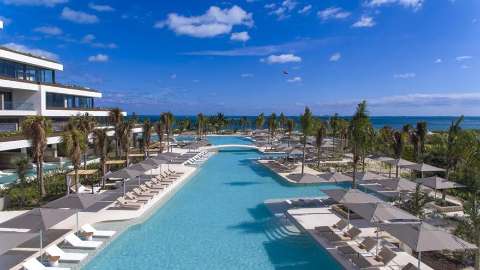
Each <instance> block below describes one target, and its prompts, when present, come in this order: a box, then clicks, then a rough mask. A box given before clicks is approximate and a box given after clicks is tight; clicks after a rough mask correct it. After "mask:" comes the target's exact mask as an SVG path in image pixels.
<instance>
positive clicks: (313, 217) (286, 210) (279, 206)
mask: <svg viewBox="0 0 480 270" xmlns="http://www.w3.org/2000/svg"><path fill="white" fill-rule="evenodd" d="M296 199H299V198H289V199H272V200H267V201H265V205H266V207H267V208H268V209H269V210H270V212H272V214H274V215H275V216H277V217H281V216H283V217H284V218H287V219H288V220H289V221H290V222H291V223H293V224H294V225H295V226H296V227H297V228H298V229H299V230H300V231H302V232H303V233H305V234H306V235H308V236H310V237H311V239H312V240H313V241H315V243H317V244H318V245H319V246H320V247H322V248H324V249H325V250H326V251H328V253H330V255H331V256H332V257H333V258H334V259H335V260H336V261H337V262H338V263H339V264H340V265H342V267H343V268H345V269H347V270H357V269H359V268H358V267H357V266H355V265H354V264H352V263H351V262H350V261H349V260H348V259H347V258H346V257H345V256H343V255H342V254H341V253H340V252H339V251H338V250H337V247H336V246H334V245H332V244H331V243H330V242H328V241H326V240H325V239H323V238H322V237H320V236H318V235H317V234H315V230H314V229H315V227H318V226H332V225H333V224H335V223H337V222H338V221H339V220H340V217H339V216H337V215H336V214H335V213H334V212H333V211H332V210H331V208H330V207H311V208H292V206H291V204H289V203H287V200H289V201H292V200H296ZM304 199H307V200H308V199H309V200H312V199H318V198H304ZM351 225H352V226H355V227H357V228H359V229H360V230H361V231H362V233H361V234H360V239H362V238H364V237H367V236H370V237H374V238H376V234H375V231H376V229H375V228H374V227H372V225H371V224H369V223H368V222H367V221H365V220H361V219H360V220H358V219H354V220H351ZM380 238H381V241H380V243H381V244H380V246H382V245H385V244H387V245H388V244H389V242H390V241H394V239H393V238H392V237H391V236H390V235H389V234H388V233H385V232H382V233H381V234H380ZM359 242H361V240H354V241H348V242H345V243H348V244H358V243H359ZM392 250H393V251H394V252H395V253H396V254H397V256H396V257H395V258H394V259H393V260H392V261H391V262H390V263H388V264H387V265H386V266H384V267H379V268H378V269H381V270H392V269H394V270H396V269H401V268H402V267H403V266H405V265H407V264H408V263H412V264H414V265H415V266H416V265H417V263H418V261H417V259H416V258H415V257H413V256H412V255H411V254H409V253H407V252H405V251H403V250H401V249H399V248H392ZM421 269H428V270H433V269H432V268H431V267H429V266H428V265H426V264H424V263H421Z"/></svg>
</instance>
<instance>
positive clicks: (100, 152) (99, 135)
mask: <svg viewBox="0 0 480 270" xmlns="http://www.w3.org/2000/svg"><path fill="white" fill-rule="evenodd" d="M93 143H94V145H95V155H96V156H98V157H99V158H100V169H101V172H102V178H103V176H104V175H105V174H106V173H107V172H106V168H105V162H106V161H107V157H108V150H109V146H110V137H108V135H107V131H106V130H105V129H103V128H102V129H95V130H94V131H93ZM102 186H103V187H105V181H103V183H102Z"/></svg>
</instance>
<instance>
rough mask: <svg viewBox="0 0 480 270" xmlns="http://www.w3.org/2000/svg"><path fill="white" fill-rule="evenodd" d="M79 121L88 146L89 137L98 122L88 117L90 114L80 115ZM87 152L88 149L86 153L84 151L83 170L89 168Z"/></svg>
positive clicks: (79, 127)
mask: <svg viewBox="0 0 480 270" xmlns="http://www.w3.org/2000/svg"><path fill="white" fill-rule="evenodd" d="M76 120H77V125H78V129H79V130H80V131H81V132H82V133H83V134H84V135H85V142H86V143H87V146H88V136H89V135H90V133H92V131H93V130H94V129H95V126H96V121H95V118H94V117H91V116H90V115H88V113H85V114H84V115H79V116H77V117H76ZM87 150H88V147H86V148H85V151H83V168H84V169H86V168H87Z"/></svg>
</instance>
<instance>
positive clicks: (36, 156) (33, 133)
mask: <svg viewBox="0 0 480 270" xmlns="http://www.w3.org/2000/svg"><path fill="white" fill-rule="evenodd" d="M51 132H52V123H51V122H50V120H48V119H47V118H45V117H43V116H30V117H27V118H25V120H23V122H22V133H23V135H24V136H25V137H26V138H27V139H29V140H30V141H31V144H32V158H33V161H34V162H35V167H36V171H37V183H38V191H39V193H40V196H42V197H44V196H45V195H46V191H45V183H44V179H43V158H44V155H45V150H46V149H47V138H48V136H49V135H50V133H51Z"/></svg>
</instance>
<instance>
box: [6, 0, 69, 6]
mask: <svg viewBox="0 0 480 270" xmlns="http://www.w3.org/2000/svg"><path fill="white" fill-rule="evenodd" d="M2 2H3V3H4V4H5V5H15V6H44V7H54V6H56V5H59V4H65V3H67V2H68V0H3V1H2Z"/></svg>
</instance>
